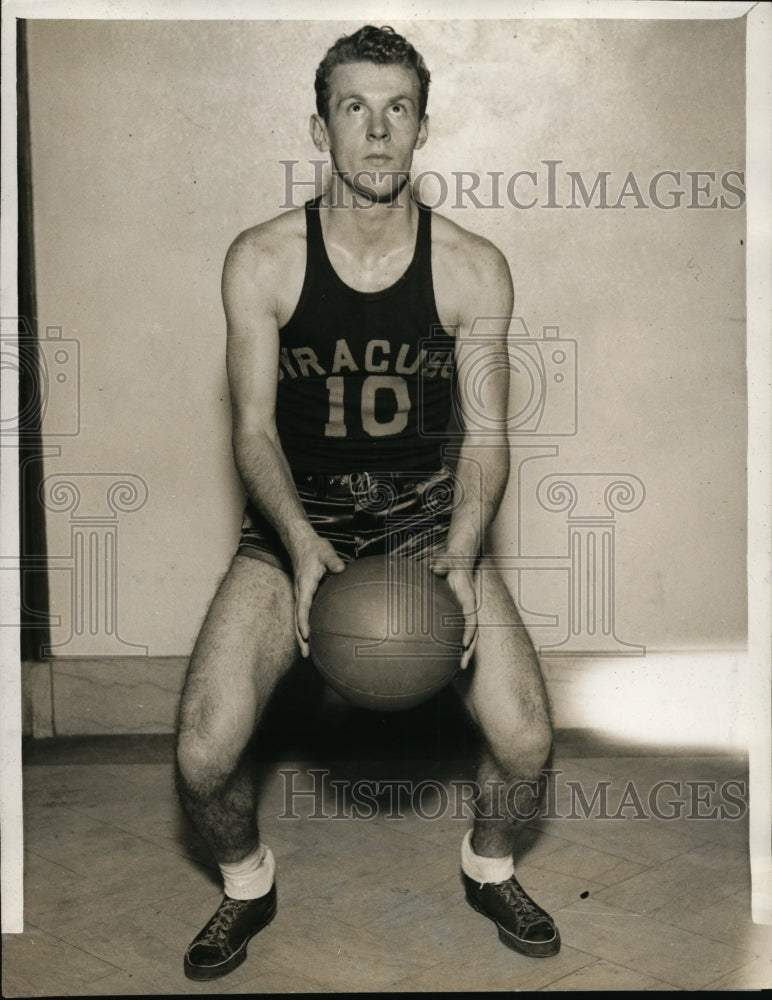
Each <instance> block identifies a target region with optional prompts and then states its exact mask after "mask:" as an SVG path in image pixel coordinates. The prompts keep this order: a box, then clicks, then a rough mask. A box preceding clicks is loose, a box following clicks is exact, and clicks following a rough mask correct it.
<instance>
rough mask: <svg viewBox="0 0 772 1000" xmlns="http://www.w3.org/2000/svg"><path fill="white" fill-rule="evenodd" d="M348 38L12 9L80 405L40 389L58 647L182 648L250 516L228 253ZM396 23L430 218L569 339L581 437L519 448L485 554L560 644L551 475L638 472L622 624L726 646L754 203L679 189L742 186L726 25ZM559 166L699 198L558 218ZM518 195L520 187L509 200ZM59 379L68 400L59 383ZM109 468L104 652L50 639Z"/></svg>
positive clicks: (624, 539) (264, 197)
mask: <svg viewBox="0 0 772 1000" xmlns="http://www.w3.org/2000/svg"><path fill="white" fill-rule="evenodd" d="M358 26H359V25H358V23H336V22H329V21H319V22H271V21H264V22H259V21H254V22H216V21H209V22H158V21H144V22H121V21H111V22H98V21H62V20H60V21H45V20H43V21H33V22H30V23H29V64H30V76H31V79H30V91H31V93H30V104H31V125H32V158H33V185H34V210H35V235H36V256H37V261H36V264H37V275H36V278H37V291H38V304H39V325H40V328H41V330H45V328H46V327H55V328H57V327H60V328H61V330H62V337H63V338H65V339H71V340H75V341H77V344H78V347H79V357H80V370H79V389H80V397H79V402H78V403H77V406H78V413H79V426H77V427H71V426H69V425H68V424H67V421H71V418H70V417H69V416H67V415H66V414H67V413H68V412H69V411H68V409H67V408H68V406H71V405H75V404H74V403H72V401H71V400H68V399H64V400H63V401H62V399H61V398H60V399H59V400H57V399H56V396H55V394H56V391H57V386H56V385H55V384H54V382H53V381H52V382H51V403H50V406H49V408H48V411H47V414H46V424H45V427H44V430H45V433H46V441H47V443H48V444H49V446H50V448H51V449H52V451H51V453H50V455H49V458H48V459H47V464H46V472H47V474H48V475H56V476H61V477H62V478H63V479H67V478H68V477H69V479H70V480H72V481H73V482H76V483H77V484H78V486H79V488H80V489H81V490H82V493H83V499H82V504H81V507H80V511H79V512H75V511H73V510H71V509H70V510H67V509H65V508H64V507H62V508H61V509H58V510H50V511H49V513H48V523H47V528H48V539H49V551H50V554H51V566H52V569H51V572H50V580H51V590H52V603H53V608H52V610H53V611H54V612H55V613H56V614H58V615H59V616H61V625H60V626H59V627H55V628H54V629H53V631H52V639H53V642H54V644H57V643H62V644H64V645H62V646H61V647H60V649H59V652H60V653H62V654H67V655H72V654H75V655H84V656H89V655H94V656H104V655H111V653H122V655H127V656H129V655H131V654H132V652H135V653H138V654H145V653H147V654H149V655H150V656H158V657H163V656H176V657H179V656H185V655H187V654H188V653H189V651H190V649H191V647H192V644H193V641H194V639H195V636H196V633H197V629H198V627H199V625H200V622H201V619H202V617H203V614H204V612H205V609H206V606H207V604H208V601H209V600H210V598H211V595H212V592H213V589H214V587H215V585H216V583H217V581H218V579H219V577H220V576H221V574H222V573H223V572H224V570H225V568H226V567H227V564H228V561H229V559H230V556H231V554H232V551H233V548H234V545H235V542H236V539H237V536H238V526H239V520H240V506H241V496H240V489H239V485H238V481H237V478H236V476H235V473H234V469H233V463H232V458H231V451H230V426H229V410H228V399H227V386H226V381H225V373H224V323H223V316H222V309H221V305H220V298H219V280H220V270H221V266H222V261H223V257H224V254H225V252H226V250H227V247H228V245H229V243H230V241H231V240H232V239H233V237H234V236H235V235H236V234H237V233H238V232H239V231H241V230H243V229H245V228H246V227H248V226H251V225H253V224H255V223H257V222H259V221H261V220H264V219H266V218H269V217H271V216H273V215H275V214H277V213H278V212H279V210H280V207H281V206H282V204H284V202H285V200H286V183H285V181H286V168H285V167H283V166H282V164H281V161H282V160H291V159H294V160H298V161H299V163H298V164H297V165H296V167H295V168H294V169H295V171H296V172H295V174H294V176H295V178H296V179H309V180H310V179H311V178H312V177H313V167H312V166H311V165H310V163H309V162H308V161H310V160H313V159H314V158H318V156H319V154H318V153H316V151H315V149H314V147H313V146H312V144H311V142H310V139H309V138H308V132H307V120H308V115H309V114H310V113H311V112H312V111H313V73H314V69H315V66H316V63H317V62H318V60H319V58H320V57H321V55H322V53H323V52H324V50H325V48H326V47H327V46H328V45H329V44H330V43H331V42H332V41H333V40H334V39H335V38H336V37H337V36H338V35H340V34H341V33H343V32H349V31H351V30H353V29H355V28H357V27H358ZM395 27H396V28H397V29H398V30H404V31H405V33H407V34H409V37H410V38H411V39H412V40H413V41H414V43H415V44H416V46H417V47H418V48H419V50H420V51H421V52H422V53H423V54H424V56H425V58H426V61H427V63H428V65H429V67H430V69H431V71H432V79H433V83H432V91H431V97H430V103H429V112H430V139H429V142H428V143H427V145H426V147H425V149H424V150H422V151H421V152H420V153H419V154H417V156H416V164H415V167H416V170H417V171H429V170H434V171H437V172H438V174H439V175H442V176H443V177H444V178H445V179H446V180H447V182H448V183H449V184H450V189H449V192H448V196H447V198H445V199H441V198H440V197H439V196H440V195H441V194H442V192H441V190H439V189H438V188H437V186H436V179H435V181H434V187H433V186H432V178H431V177H429V178H428V182H427V183H428V186H427V187H426V188H425V189H423V190H424V191H425V195H426V197H427V200H430V201H437V200H442V203H441V204H439V205H438V211H440V212H442V213H443V214H447V215H449V216H450V217H452V218H453V219H454V220H456V221H458V222H459V223H460V224H461V225H464V226H467V227H468V228H470V229H472V230H474V231H475V232H478V233H481V234H483V235H485V236H487V237H489V238H490V239H492V240H493V241H494V242H495V243H496V244H497V245H498V246H499V247H500V248H501V249H502V250H503V252H504V253H505V255H506V257H507V259H508V260H509V263H510V266H511V268H512V272H513V276H514V283H515V290H516V312H517V314H518V316H520V317H522V318H523V320H524V321H525V323H526V325H527V327H528V329H529V331H530V333H531V335H532V336H533V337H539V336H540V334H541V331H542V327H544V326H557V327H559V328H560V336H561V338H564V339H567V340H573V341H575V342H576V352H577V359H578V362H577V393H578V395H577V399H578V427H577V431H576V433H575V434H574V435H572V436H563V437H561V436H550V435H549V434H547V435H542V436H539V435H531V436H528V437H518V439H517V442H516V444H517V445H518V447H515V448H514V450H513V457H514V459H515V462H514V464H515V466H517V464H518V462H519V461H520V459H521V458H523V457H525V456H526V455H531V456H535V455H536V453H537V452H538V451H539V450H541V451H546V452H547V454H546V455H544V456H543V457H538V458H536V457H533V458H532V460H531V461H529V462H527V463H525V464H524V465H523V466H522V479H521V483H520V490H519V493H520V504H519V508H518V489H517V481H516V477H513V480H512V483H511V486H510V489H509V491H508V493H507V496H506V498H505V501H504V504H503V506H502V510H501V514H500V517H499V520H498V524H497V531H496V535H495V543H496V547H497V551H498V552H499V553H500V554H502V555H506V556H514V555H520V556H543V557H545V560H544V566H545V567H546V566H547V563H549V562H550V560H552V562H553V563H554V564H555V565H553V566H552V568H543V569H541V570H531V571H529V572H527V573H524V574H523V576H522V580H521V581H520V582H521V587H519V588H518V579H517V574H516V573H515V572H514V570H513V571H512V572H509V573H508V579H509V580H510V582H511V584H512V586H513V589H515V590H517V592H518V594H519V595H520V597H521V599H522V601H523V604H524V606H526V607H527V609H528V610H529V612H533V613H534V614H536V613H538V614H542V615H545V614H546V615H553V616H557V624H549V622H550V621H554V619H538V620H539V621H541V622H542V623H545V622H546V623H547V624H542V626H541V627H540V628H537V627H536V626H534V628H535V631H536V633H537V643H544V644H549V643H555V642H560V641H561V638H562V637H564V636H565V633H566V623H567V593H568V580H569V573H568V570H567V569H566V566H565V556H566V553H567V532H568V522H567V520H566V518H567V512H565V511H563V512H561V511H548V510H546V509H545V507H544V505H543V504H542V503H540V502H539V500H538V499H537V497H538V495H539V494H538V492H537V490H538V484H539V482H540V481H541V480H542V479H543V478H544V477H545V476H548V475H553V474H558V473H560V474H561V476H569V477H570V476H573V477H574V478H573V480H572V481H573V482H574V483H575V484H576V483H579V484H580V485H581V486H582V487H584V486H587V485H590V486H591V487H592V488H596V487H598V484H599V483H601V482H602V480H601V478H600V474H609V475H612V474H613V475H621V476H627V477H628V482H629V481H631V480H630V479H629V477H636V479H637V481H639V482H640V484H641V487H642V491H643V492H642V493H641V497H640V499H642V503H641V504H640V506H637V508H636V509H631V510H629V511H626V512H616V513H615V523H614V530H615V545H616V550H615V560H614V573H615V576H614V602H615V609H616V635H617V637H618V638H619V639H620V640H622V641H623V642H624V643H629V644H637V645H638V646H639V647H645V649H646V650H649V651H655V650H659V651H665V650H679V649H689V650H694V649H702V648H704V649H709V650H722V649H731V648H737V647H741V646H742V645H743V643H744V641H745V631H746V622H745V617H746V600H745V559H744V552H745V537H744V533H745V446H746V427H745V423H746V396H745V326H744V322H745V316H744V312H745V306H744V303H745V285H744V244H743V241H744V225H745V219H744V211H742V210H738V209H736V208H732V207H725V208H723V209H722V208H721V207H720V205H719V206H717V207H715V208H688V207H687V205H688V204H689V203H690V202H691V201H695V200H696V201H700V202H709V201H710V200H711V198H712V197H714V196H719V197H720V196H721V195H722V194H723V195H724V196H725V199H726V202H727V203H728V206H732V205H737V204H738V202H739V198H738V196H736V195H732V193H731V191H728V190H722V188H721V185H720V178H721V176H722V175H723V174H725V173H726V172H727V171H732V170H739V171H742V170H743V166H744V164H743V154H744V25H743V22H742V20H741V19H737V20H732V21H704V22H697V21H690V22H686V21H668V22H652V21H628V20H626V21H572V20H567V21H549V22H548V21H536V20H534V21H500V22H491V21H486V22H469V21H446V22H415V23H412V24H399V23H397V24H395ZM549 160H552V161H562V162H561V163H560V164H557V165H556V167H555V169H556V177H557V182H556V190H555V200H556V201H557V202H559V203H560V204H562V205H565V204H567V203H569V202H570V200H571V197H570V196H571V192H570V184H569V181H568V176H567V174H566V171H569V170H570V171H578V172H580V174H581V176H582V178H583V179H584V181H585V183H586V185H587V186H588V188H589V187H590V185H591V183H592V181H593V179H594V178H595V176H596V174H597V173H598V172H599V171H608V172H609V175H608V200H609V202H610V203H612V204H613V203H614V202H615V201H616V200H617V198H618V195H619V192H620V190H621V188H622V185H623V183H624V181H625V178H626V176H627V175H628V172H630V171H632V172H633V174H634V176H635V179H636V180H637V182H638V184H639V186H640V188H641V190H642V194H643V197H644V200H645V201H646V202H647V203H649V205H650V197H649V192H648V184H649V181H650V179H651V178H652V177H654V175H655V174H656V173H657V172H658V171H663V170H672V171H676V172H680V174H681V177H680V184H678V183H676V182H675V181H673V182H672V185H668V183H666V181H667V179H665V180H664V181H663V183H662V184H661V186H660V189H659V190H660V191H661V192H662V197H663V198H664V196H665V193H666V192H667V191H668V190H669V189H670V187H672V188H680V189H681V190H683V191H685V192H686V194H685V196H684V198H683V201H682V204H681V206H680V207H678V208H675V209H673V210H666V209H661V208H657V207H655V206H650V207H645V208H636V207H634V205H635V202H636V198H635V197H633V196H630V197H628V198H626V199H624V200H623V201H622V205H623V207H622V208H619V209H616V210H615V209H610V208H609V209H606V210H603V209H599V208H597V207H589V208H584V207H580V208H576V209H569V208H565V207H561V208H546V207H543V204H544V202H545V201H546V200H547V198H548V167H547V165H546V163H545V161H549ZM518 170H525V171H534V172H535V173H536V175H537V178H536V181H537V183H536V194H537V196H538V197H539V198H540V204H539V205H537V206H535V207H533V208H530V209H518V208H516V207H514V206H513V205H512V204H510V203H509V202H508V200H507V198H506V189H505V187H504V184H505V183H506V181H507V180H508V179H509V178H510V177H511V176H512V175H513V174H514V173H515V172H516V171H518ZM698 170H701V171H713V172H715V174H716V182H715V184H713V185H712V190H711V192H710V193H708V194H702V195H700V194H699V193H698V194H697V195H696V196H695V197H693V195H692V192H691V191H690V184H691V181H690V178H689V177H688V176H687V173H686V172H687V171H698ZM459 171H475V172H478V173H480V174H481V175H482V176H483V182H482V184H481V187H480V189H479V191H478V194H479V196H480V198H481V199H482V200H483V201H484V202H486V203H489V202H490V201H491V198H492V193H491V187H490V184H491V183H492V181H491V176H492V174H493V173H494V172H497V171H498V172H500V174H501V176H502V177H503V181H502V195H501V204H500V205H499V206H498V207H493V208H479V209H477V210H475V209H474V208H472V207H470V199H469V198H467V199H466V200H465V201H463V200H462V203H461V205H462V206H463V207H461V206H459V207H454V204H455V203H456V199H455V197H454V194H453V185H454V183H455V177H456V174H457V173H458V172H459ZM702 183H703V184H704V183H707V182H706V181H705V179H704V178H703V181H702ZM731 183H733V184H735V185H738V180H737V178H736V177H735V178H733V179H731ZM740 186H741V185H740ZM533 192H534V186H533V184H532V182H531V181H530V180H529V179H528V178H527V177H521V179H520V181H519V182H518V185H517V187H516V189H515V193H516V195H517V197H518V198H519V199H520V200H521V202H523V203H524V202H527V201H528V200H530V198H531V197H532V196H533ZM310 193H311V191H310V188H308V187H303V188H298V189H297V190H296V191H295V193H294V197H295V199H296V201H298V202H299V201H301V200H303V199H304V198H305V197H308V196H309V195H310ZM594 204H597V197H596V199H595V202H594ZM66 385H67V387H68V388H67V391H68V392H70V391H72V390H71V386H72V379H71V378H70V380H69V381H68V382H67V383H66ZM57 407H59V409H57ZM60 411H61V412H60ZM62 413H64V414H65V415H64V416H62ZM63 429H64V430H75V429H76V430H77V431H78V433H77V434H75V433H73V434H67V433H63ZM525 446H529V447H530V449H531V450H530V451H529V450H528V448H526V447H525ZM534 449H536V450H534ZM97 473H98V474H107V475H108V478H107V479H105V478H104V477H102V478H100V477H98V476H97V475H95V474H97ZM126 474H130V475H132V476H136V477H139V478H140V479H141V481H143V482H144V484H145V486H146V489H147V500H146V502H144V504H142V503H141V496H139V495H138V498H137V500H136V503H135V504H134V506H136V507H138V509H134V510H128V511H124V512H119V513H118V514H117V515H116V514H115V511H111V510H108V511H107V515H106V516H105V517H103V524H102V528H100V529H99V530H105V531H109V532H112V537H114V538H117V542H118V558H117V563H116V564H115V580H116V588H117V633H118V639H119V642H118V643H117V645H115V636H113V637H112V639H110V641H109V642H108V641H106V640H105V641H103V638H104V637H103V636H102V635H101V626H99V627H98V628H97V629H96V634H92V635H91V636H89V635H86V636H85V637H84V638H83V640H82V641H81V643H80V645H77V644H76V645H73V644H72V643H70V644H69V645H67V639H68V636H69V633H70V629H71V626H72V616H73V611H72V594H73V559H74V553H73V552H72V551H71V531H72V530H73V522H74V520H75V519H77V517H81V518H84V517H86V516H87V515H88V512H89V511H88V509H87V508H88V506H89V504H91V505H92V506H91V509H92V511H96V510H97V507H100V510H101V513H102V514H104V513H105V511H104V510H103V509H102V508H103V506H104V505H103V503H102V499H101V498H102V496H103V494H104V490H105V488H106V484H107V483H108V480H109V477H110V476H112V477H113V479H115V480H120V479H121V478H122V477H124V476H125V475H126ZM578 477H584V478H578ZM109 481H112V480H109ZM131 482H132V483H134V485H135V486H136V485H137V480H132V481H131ZM593 484H594V485H593ZM636 488H637V487H636ZM139 489H140V491H141V490H142V489H143V487H142V486H141V484H140V485H139ZM89 491H91V493H89ZM87 493H89V497H86V494H87ZM91 494H93V495H91ZM644 494H645V495H644ZM65 506H66V505H65ZM124 506H128V507H129V508H131V506H132V504H131V503H126V504H124ZM601 514H603V515H604V516H605V517H606V518H607V519H608V512H607V511H606V512H604V511H601ZM110 518H113V520H110ZM105 525H107V527H105ZM561 560H562V561H561ZM512 565H514V563H513V564H512ZM533 620H534V622H535V621H536V619H535V618H534V619H533ZM111 643H113V645H111ZM128 644H135V645H128ZM108 647H110V648H108ZM577 662H578V666H577V668H576V669H579V670H580V669H581V660H579V661H577ZM641 666H642V664H641V663H638V666H637V669H639V670H640V668H641Z"/></svg>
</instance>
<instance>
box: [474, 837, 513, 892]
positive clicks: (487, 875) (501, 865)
mask: <svg viewBox="0 0 772 1000" xmlns="http://www.w3.org/2000/svg"><path fill="white" fill-rule="evenodd" d="M472 832H473V831H472V830H467V833H466V836H465V837H464V839H463V841H462V843H461V870H462V871H463V873H464V874H465V875H466V876H467V877H468V878H470V879H472V881H474V882H506V880H507V879H508V878H509V877H510V876H511V875H514V874H515V864H514V861H513V860H512V855H511V854H507V855H506V857H503V858H484V857H483V856H482V855H481V854H475V852H474V851H473V850H472Z"/></svg>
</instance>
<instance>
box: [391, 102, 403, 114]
mask: <svg viewBox="0 0 772 1000" xmlns="http://www.w3.org/2000/svg"><path fill="white" fill-rule="evenodd" d="M391 110H392V112H393V113H394V114H395V115H399V114H402V112H403V111H404V110H405V109H404V107H403V106H402V105H401V104H392V106H391Z"/></svg>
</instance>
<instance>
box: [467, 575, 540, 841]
mask: <svg viewBox="0 0 772 1000" xmlns="http://www.w3.org/2000/svg"><path fill="white" fill-rule="evenodd" d="M481 583H482V588H483V590H482V606H481V608H480V612H479V621H480V632H479V637H478V642H477V647H476V650H475V655H474V658H473V661H472V663H471V664H470V665H469V667H468V669H467V670H466V671H465V673H464V674H463V675H462V676H461V678H460V679H459V681H458V685H457V686H458V688H459V691H460V693H461V696H462V698H463V700H464V703H465V705H466V707H467V708H468V710H469V712H470V714H471V715H472V717H473V718H474V719H475V721H476V722H477V723H478V725H479V726H480V729H481V731H482V733H483V736H484V737H485V741H486V749H485V750H484V752H483V755H482V758H481V760H480V762H479V767H478V772H477V781H478V784H479V787H480V788H481V789H482V792H483V794H482V797H481V798H480V800H479V801H478V803H477V809H476V813H477V815H476V818H475V824H474V833H473V835H472V847H473V849H474V851H475V853H476V854H479V855H481V856H483V857H491V858H500V857H504V856H506V855H509V854H511V853H512V851H513V848H514V843H515V837H516V834H517V832H518V830H519V829H520V828H521V827H522V826H523V822H524V818H525V817H528V816H529V815H533V814H534V812H535V809H536V807H537V804H538V801H539V799H540V797H541V792H542V790H543V781H542V779H541V770H542V768H543V767H544V765H545V763H546V762H547V759H548V757H549V753H550V749H551V744H552V727H551V724H550V719H549V708H548V702H547V694H546V690H545V687H544V681H543V679H542V675H541V670H540V667H539V662H538V660H537V658H536V653H535V651H534V648H533V645H532V643H531V640H530V638H529V636H528V633H527V632H526V630H525V628H524V627H523V626H522V623H521V620H520V616H519V614H518V613H517V609H516V608H515V605H514V602H513V601H512V597H511V595H510V593H509V591H508V590H507V587H506V585H505V583H504V581H503V580H502V578H501V576H500V574H499V573H498V571H496V570H493V569H483V570H482V571H481ZM497 789H498V791H497ZM507 795H509V798H508V799H507ZM486 815H487V816H490V815H493V816H494V817H496V818H494V819H484V818H482V817H483V816H486Z"/></svg>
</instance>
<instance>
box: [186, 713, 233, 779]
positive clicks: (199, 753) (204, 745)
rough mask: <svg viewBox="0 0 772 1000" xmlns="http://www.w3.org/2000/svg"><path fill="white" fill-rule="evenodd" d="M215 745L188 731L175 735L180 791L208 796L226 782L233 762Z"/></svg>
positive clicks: (200, 734) (204, 735)
mask: <svg viewBox="0 0 772 1000" xmlns="http://www.w3.org/2000/svg"><path fill="white" fill-rule="evenodd" d="M229 758H230V755H229V754H228V753H227V752H226V751H225V750H224V748H222V747H220V746H218V744H217V741H216V740H214V739H211V738H207V736H206V734H203V733H200V732H198V731H196V730H195V729H192V728H189V727H180V729H179V731H178V734H177V747H176V765H177V778H178V781H179V783H180V785H181V787H182V790H183V791H185V792H187V793H189V794H194V795H199V796H201V795H211V794H214V793H216V792H217V790H218V788H221V787H222V786H223V785H224V784H225V783H226V782H227V781H228V779H229V778H230V775H231V774H232V772H233V770H234V768H235V762H231V761H230V759H229Z"/></svg>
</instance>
